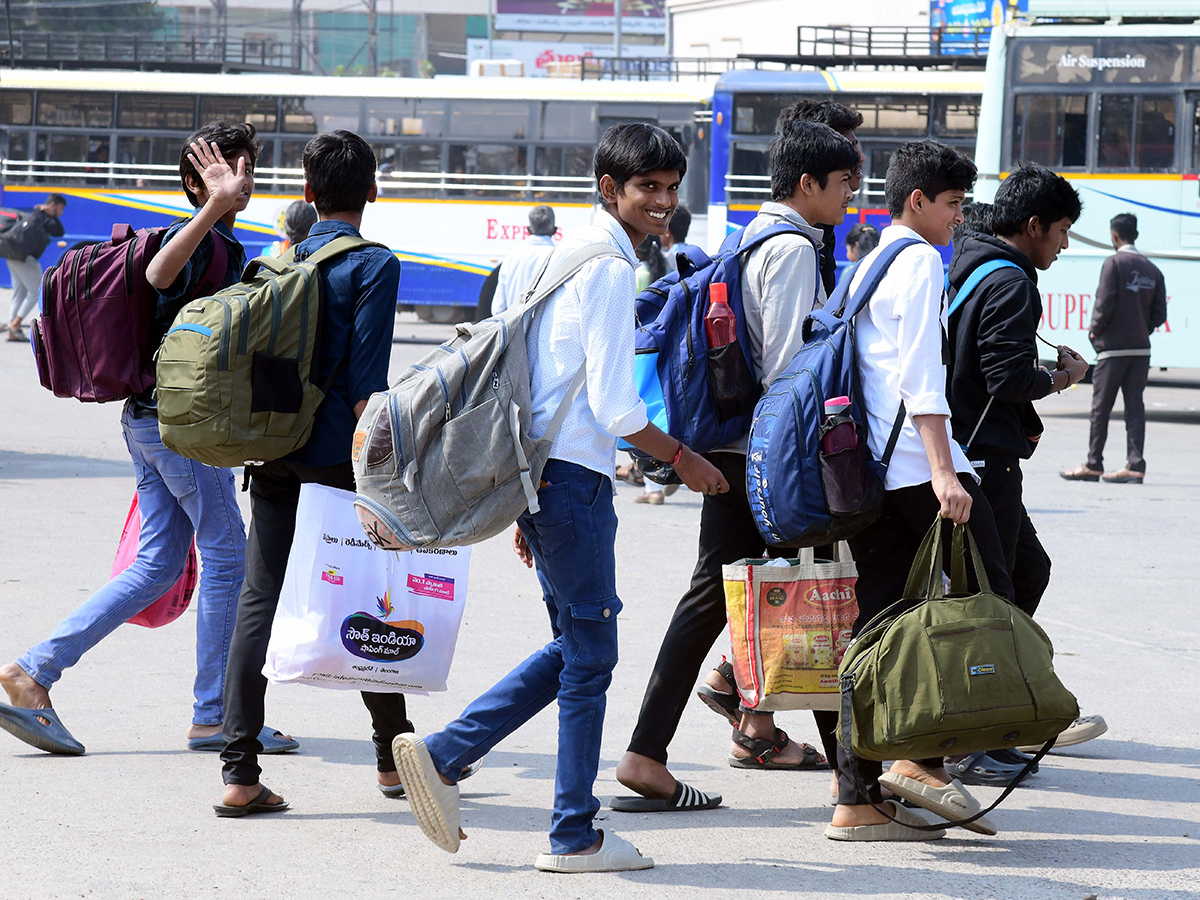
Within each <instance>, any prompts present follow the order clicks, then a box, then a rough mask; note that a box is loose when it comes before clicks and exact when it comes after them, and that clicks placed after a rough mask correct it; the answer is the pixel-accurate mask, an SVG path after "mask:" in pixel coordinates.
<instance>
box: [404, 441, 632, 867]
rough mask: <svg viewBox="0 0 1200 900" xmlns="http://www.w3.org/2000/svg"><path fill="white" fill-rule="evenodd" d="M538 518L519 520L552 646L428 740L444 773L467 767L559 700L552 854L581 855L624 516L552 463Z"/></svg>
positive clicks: (599, 489)
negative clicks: (619, 525)
mask: <svg viewBox="0 0 1200 900" xmlns="http://www.w3.org/2000/svg"><path fill="white" fill-rule="evenodd" d="M542 479H543V481H544V482H546V484H545V485H544V486H543V487H542V489H541V490H540V491H538V499H539V501H540V503H541V510H540V511H539V512H538V513H536V514H535V515H530V514H529V513H526V514H525V515H523V516H522V517H521V518H520V520H519V521H518V523H517V524H518V525H519V526H520V528H521V533H522V534H523V535H525V540H526V541H528V542H529V549H530V550H532V551H533V559H534V562H535V564H536V566H537V576H538V581H539V582H541V585H542V593H543V599H544V600H545V601H546V609H547V611H548V612H549V614H550V627H551V631H552V632H553V634H554V640H552V641H551V642H550V643H549V644H547V645H546V646H545V647H543V648H542V649H541V650H539V651H537V652H536V653H534V654H533V655H532V656H530V657H529V658H528V659H526V660H525V661H524V662H523V663H521V664H520V665H519V666H517V667H516V668H515V669H513V670H512V671H511V672H509V673H508V675H506V676H505V677H504V678H503V679H501V680H500V682H499V683H498V684H496V686H495V687H493V688H492V689H491V690H490V691H488V692H487V693H486V694H484V695H483V696H482V697H480V698H479V699H477V700H476V701H475V702H474V703H472V704H471V705H470V706H468V707H467V708H466V710H465V711H464V712H463V714H462V715H461V716H459V717H458V718H457V719H456V720H455V721H453V722H451V723H450V724H449V725H447V726H446V727H445V728H444V729H443V730H442V731H439V732H438V733H437V734H434V735H431V736H429V737H428V738H426V739H425V743H426V745H427V746H428V748H429V754H430V756H431V757H432V758H433V762H434V765H435V766H436V767H437V769H438V771H439V772H441V773H442V774H443V775H445V776H446V777H447V778H450V779H452V780H455V781H457V780H458V777H459V775H460V774H461V773H462V768H463V767H464V766H466V765H469V764H470V763H473V762H475V760H477V759H480V758H481V757H483V756H484V754H486V753H487V752H488V751H489V750H491V749H492V747H494V746H495V745H496V744H498V743H499V742H500V741H501V740H503V739H504V738H505V737H507V736H508V735H509V734H511V733H512V732H514V731H516V730H517V729H518V728H519V727H520V726H521V725H523V724H525V723H526V722H527V721H529V720H530V719H531V718H533V716H535V715H536V714H537V713H538V712H540V711H541V710H542V709H543V708H545V707H546V706H548V705H549V704H550V703H551V702H552V701H554V700H555V699H556V698H557V700H558V771H557V774H556V776H555V779H554V813H553V815H552V816H551V819H550V849H551V852H553V853H576V852H578V851H580V850H584V849H586V848H587V847H590V846H591V845H592V844H594V843H595V842H596V841H597V840H599V839H600V835H599V834H598V833H597V831H596V829H594V828H593V827H592V820H593V819H594V818H595V816H596V813H597V812H598V811H599V809H600V801H599V800H597V799H596V798H595V797H594V796H593V795H592V787H593V785H594V784H595V781H596V771H597V769H598V768H599V766H600V737H601V732H602V731H603V728H604V708H605V697H604V692H605V691H606V690H608V685H609V684H610V683H611V682H612V670H613V667H614V666H616V664H617V614H618V613H619V612H620V611H621V601H620V600H619V599H618V598H617V590H616V587H617V585H616V570H617V564H616V553H615V549H614V545H615V542H616V537H617V515H616V512H615V510H614V509H613V501H612V482H611V481H610V480H609V479H608V478H607V477H606V476H604V475H600V474H599V473H597V472H593V471H591V470H590V469H585V468H583V467H582V466H577V465H575V464H574V463H568V462H563V461H561V460H556V459H552V460H550V461H549V462H548V463H547V464H546V468H545V471H544V472H543V473H542Z"/></svg>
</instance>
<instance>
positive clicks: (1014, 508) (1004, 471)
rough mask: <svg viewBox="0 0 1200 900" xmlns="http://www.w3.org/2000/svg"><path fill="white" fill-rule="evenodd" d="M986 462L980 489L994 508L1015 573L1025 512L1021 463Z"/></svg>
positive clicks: (995, 459)
mask: <svg viewBox="0 0 1200 900" xmlns="http://www.w3.org/2000/svg"><path fill="white" fill-rule="evenodd" d="M983 462H984V467H983V469H982V470H978V469H977V470H976V472H977V474H978V475H979V476H980V482H979V488H980V490H981V491H983V495H984V496H985V497H987V499H988V505H989V506H991V508H992V517H993V519H994V520H995V523H996V533H997V534H998V535H999V537H1000V547H1001V550H1002V551H1003V553H1004V563H1005V566H1006V567H1007V568H1008V570H1009V571H1010V572H1011V571H1012V570H1013V567H1014V566H1015V565H1016V561H1017V541H1018V540H1019V538H1020V534H1021V520H1022V519H1023V518H1024V513H1025V507H1024V506H1023V505H1022V503H1021V487H1022V474H1021V464H1020V460H1019V459H1017V458H1016V457H1015V456H995V455H988V456H985V457H984V459H983Z"/></svg>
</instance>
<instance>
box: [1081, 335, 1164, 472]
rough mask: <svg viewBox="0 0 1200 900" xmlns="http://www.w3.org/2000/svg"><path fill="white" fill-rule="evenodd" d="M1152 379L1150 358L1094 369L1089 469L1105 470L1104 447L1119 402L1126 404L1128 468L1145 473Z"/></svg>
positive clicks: (1121, 359) (1123, 359)
mask: <svg viewBox="0 0 1200 900" xmlns="http://www.w3.org/2000/svg"><path fill="white" fill-rule="evenodd" d="M1149 377H1150V357H1149V356H1115V357H1113V358H1111V359H1101V360H1098V361H1097V362H1096V365H1094V366H1093V367H1092V427H1091V434H1090V435H1089V436H1088V460H1087V464H1088V468H1090V469H1101V470H1103V469H1104V444H1105V442H1106V441H1107V440H1108V416H1109V414H1110V413H1111V412H1112V408H1113V403H1114V402H1115V401H1116V399H1117V391H1118V390H1119V391H1120V392H1121V399H1122V400H1124V402H1125V455H1126V462H1125V468H1127V469H1129V471H1131V472H1145V471H1146V460H1145V458H1144V457H1143V456H1142V452H1143V451H1144V449H1145V446H1146V403H1145V401H1144V400H1143V399H1142V395H1143V394H1144V393H1145V392H1146V380H1147V379H1148V378H1149Z"/></svg>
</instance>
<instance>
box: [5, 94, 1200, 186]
mask: <svg viewBox="0 0 1200 900" xmlns="http://www.w3.org/2000/svg"><path fill="white" fill-rule="evenodd" d="M1191 102H1192V165H1191V168H1190V169H1188V171H1189V172H1193V173H1194V172H1200V95H1195V94H1193V95H1192V97H1191ZM16 137H17V136H16V135H15V134H14V135H13V138H14V139H15V138H16ZM14 155H15V154H14Z"/></svg>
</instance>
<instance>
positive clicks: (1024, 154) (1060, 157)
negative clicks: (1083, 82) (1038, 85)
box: [1010, 94, 1087, 169]
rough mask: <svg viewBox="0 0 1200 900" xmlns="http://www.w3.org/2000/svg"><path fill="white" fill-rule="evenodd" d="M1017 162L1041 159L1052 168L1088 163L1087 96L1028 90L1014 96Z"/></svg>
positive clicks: (1013, 130)
mask: <svg viewBox="0 0 1200 900" xmlns="http://www.w3.org/2000/svg"><path fill="white" fill-rule="evenodd" d="M1010 162H1011V163H1012V164H1013V165H1019V164H1021V163H1029V162H1035V163H1041V164H1042V165H1045V166H1049V167H1050V168H1052V169H1057V168H1083V167H1084V166H1086V165H1087V97H1086V96H1085V95H1083V94H1068V95H1052V94H1025V95H1021V96H1018V97H1016V98H1015V99H1014V100H1013V118H1012V158H1011V160H1010Z"/></svg>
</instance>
